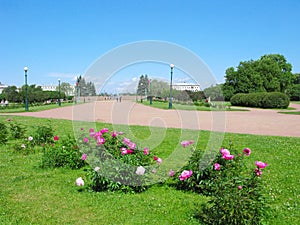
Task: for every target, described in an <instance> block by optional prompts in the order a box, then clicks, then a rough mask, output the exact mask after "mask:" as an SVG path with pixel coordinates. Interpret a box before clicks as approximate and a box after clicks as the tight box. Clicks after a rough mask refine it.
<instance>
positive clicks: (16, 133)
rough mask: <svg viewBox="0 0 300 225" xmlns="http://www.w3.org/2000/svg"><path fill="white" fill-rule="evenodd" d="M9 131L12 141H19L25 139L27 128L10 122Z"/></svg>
mask: <svg viewBox="0 0 300 225" xmlns="http://www.w3.org/2000/svg"><path fill="white" fill-rule="evenodd" d="M9 131H10V137H11V138H12V139H19V138H24V137H25V132H26V128H25V126H23V125H21V124H19V123H18V122H16V121H13V120H10V121H9Z"/></svg>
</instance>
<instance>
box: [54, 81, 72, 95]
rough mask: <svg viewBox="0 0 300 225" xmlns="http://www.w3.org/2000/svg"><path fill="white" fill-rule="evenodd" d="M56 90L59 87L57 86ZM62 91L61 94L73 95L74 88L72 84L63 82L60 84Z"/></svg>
mask: <svg viewBox="0 0 300 225" xmlns="http://www.w3.org/2000/svg"><path fill="white" fill-rule="evenodd" d="M56 91H59V87H56ZM60 92H61V95H66V96H69V95H72V93H73V88H72V86H71V84H69V83H66V82H62V83H61V84H60ZM73 95H74V93H73Z"/></svg>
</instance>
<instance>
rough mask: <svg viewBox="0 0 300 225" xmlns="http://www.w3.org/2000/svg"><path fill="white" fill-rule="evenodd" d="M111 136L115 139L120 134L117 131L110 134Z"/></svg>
mask: <svg viewBox="0 0 300 225" xmlns="http://www.w3.org/2000/svg"><path fill="white" fill-rule="evenodd" d="M110 135H111V136H112V137H113V138H115V137H117V136H118V133H117V132H116V131H112V132H111V133H110Z"/></svg>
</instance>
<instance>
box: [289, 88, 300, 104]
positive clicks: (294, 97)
mask: <svg viewBox="0 0 300 225" xmlns="http://www.w3.org/2000/svg"><path fill="white" fill-rule="evenodd" d="M287 94H288V95H289V96H290V100H291V101H300V84H294V85H293V86H292V87H291V88H289V89H288V90H287Z"/></svg>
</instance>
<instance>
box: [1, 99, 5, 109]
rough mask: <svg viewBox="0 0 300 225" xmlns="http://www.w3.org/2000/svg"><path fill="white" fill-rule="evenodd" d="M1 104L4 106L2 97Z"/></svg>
mask: <svg viewBox="0 0 300 225" xmlns="http://www.w3.org/2000/svg"><path fill="white" fill-rule="evenodd" d="M1 106H2V107H3V106H4V100H3V99H2V101H1Z"/></svg>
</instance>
